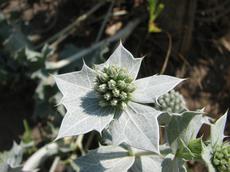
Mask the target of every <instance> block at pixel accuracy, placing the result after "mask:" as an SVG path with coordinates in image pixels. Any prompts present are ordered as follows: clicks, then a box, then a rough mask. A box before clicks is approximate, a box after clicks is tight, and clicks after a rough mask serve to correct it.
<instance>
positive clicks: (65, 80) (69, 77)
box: [54, 64, 96, 110]
mask: <svg viewBox="0 0 230 172" xmlns="http://www.w3.org/2000/svg"><path fill="white" fill-rule="evenodd" d="M95 77H96V73H95V71H94V70H92V69H90V68H89V67H88V66H87V65H86V64H84V65H83V67H82V69H81V71H77V72H71V73H66V74H61V75H55V76H54V79H55V81H56V83H57V86H58V88H59V89H60V91H61V93H62V94H63V96H64V97H63V99H64V100H66V101H70V100H75V99H77V100H78V99H81V98H82V97H90V98H95V97H96V95H95V94H93V92H92V91H93V87H94V81H95ZM76 106H77V105H76ZM67 110H68V109H67Z"/></svg>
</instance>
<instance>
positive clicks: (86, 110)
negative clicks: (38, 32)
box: [57, 98, 114, 139]
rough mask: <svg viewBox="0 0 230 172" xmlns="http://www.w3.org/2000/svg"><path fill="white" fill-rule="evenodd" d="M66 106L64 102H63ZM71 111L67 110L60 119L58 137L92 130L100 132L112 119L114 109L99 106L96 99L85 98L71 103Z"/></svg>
mask: <svg viewBox="0 0 230 172" xmlns="http://www.w3.org/2000/svg"><path fill="white" fill-rule="evenodd" d="M64 105H65V106H66V104H64ZM70 106H72V109H71V110H72V111H68V108H67V114H66V115H65V116H64V119H63V120H62V124H61V127H60V130H59V133H58V137H57V139H59V138H62V137H66V136H75V135H79V134H84V133H87V132H89V131H92V130H97V131H98V132H101V131H102V130H103V129H104V128H105V127H106V126H107V125H108V124H109V123H110V122H111V120H112V119H113V116H114V109H111V108H101V107H100V106H99V105H98V99H96V98H95V99H92V98H85V99H83V100H82V103H81V105H78V104H77V103H76V105H75V106H74V103H73V104H72V105H70Z"/></svg>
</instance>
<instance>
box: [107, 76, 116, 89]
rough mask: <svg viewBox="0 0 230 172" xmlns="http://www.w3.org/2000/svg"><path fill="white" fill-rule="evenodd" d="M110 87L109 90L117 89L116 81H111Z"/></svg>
mask: <svg viewBox="0 0 230 172" xmlns="http://www.w3.org/2000/svg"><path fill="white" fill-rule="evenodd" d="M108 87H109V89H111V90H112V89H114V88H115V87H116V81H114V80H112V79H111V80H109V82H108Z"/></svg>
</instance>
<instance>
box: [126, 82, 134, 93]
mask: <svg viewBox="0 0 230 172" xmlns="http://www.w3.org/2000/svg"><path fill="white" fill-rule="evenodd" d="M126 89H127V91H128V92H133V91H134V90H135V89H136V88H135V85H134V84H133V83H131V84H129V85H128V86H127V88H126Z"/></svg>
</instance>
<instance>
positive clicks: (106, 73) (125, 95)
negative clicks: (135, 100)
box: [95, 66, 135, 109]
mask: <svg viewBox="0 0 230 172" xmlns="http://www.w3.org/2000/svg"><path fill="white" fill-rule="evenodd" d="M132 81H133V78H131V77H130V76H129V74H128V72H127V71H126V70H125V69H123V68H120V67H116V66H108V67H105V68H104V69H103V70H102V71H99V72H98V75H97V77H96V85H95V90H96V91H97V93H98V95H99V97H100V99H101V100H100V101H99V105H100V106H101V107H105V106H113V107H119V108H122V109H123V108H125V107H126V106H127V103H128V101H129V100H130V98H131V93H132V92H133V91H134V90H135V85H134V84H133V83H132Z"/></svg>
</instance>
